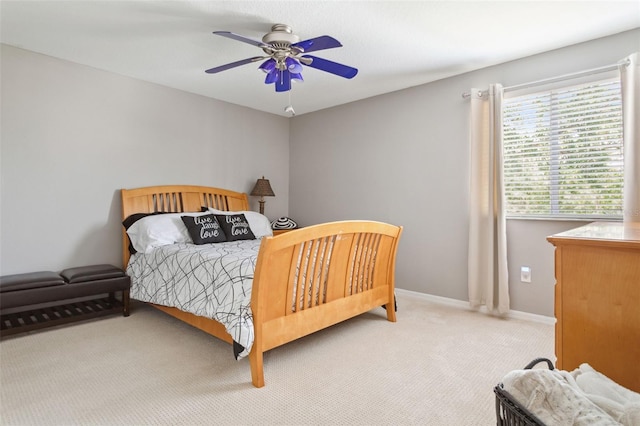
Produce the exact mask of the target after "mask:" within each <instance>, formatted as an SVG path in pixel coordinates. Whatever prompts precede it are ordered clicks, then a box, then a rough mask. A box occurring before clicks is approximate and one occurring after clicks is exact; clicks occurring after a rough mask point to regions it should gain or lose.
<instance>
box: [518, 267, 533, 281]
mask: <svg viewBox="0 0 640 426" xmlns="http://www.w3.org/2000/svg"><path fill="white" fill-rule="evenodd" d="M520 281H521V282H523V283H530V282H531V268H529V267H528V266H522V267H520Z"/></svg>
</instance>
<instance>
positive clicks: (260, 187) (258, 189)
mask: <svg viewBox="0 0 640 426" xmlns="http://www.w3.org/2000/svg"><path fill="white" fill-rule="evenodd" d="M251 195H258V196H261V197H275V195H276V194H274V193H273V189H271V184H270V183H269V179H265V178H264V176H262V178H261V179H258V181H257V182H256V186H254V187H253V190H252V191H251Z"/></svg>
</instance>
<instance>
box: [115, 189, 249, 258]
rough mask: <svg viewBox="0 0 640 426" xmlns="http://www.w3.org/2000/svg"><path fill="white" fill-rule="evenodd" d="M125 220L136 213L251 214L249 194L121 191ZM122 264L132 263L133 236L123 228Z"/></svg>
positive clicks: (158, 190) (224, 191)
mask: <svg viewBox="0 0 640 426" xmlns="http://www.w3.org/2000/svg"><path fill="white" fill-rule="evenodd" d="M120 196H121V199H122V220H124V219H126V218H127V217H129V216H131V215H132V214H134V213H154V212H171V213H181V212H199V211H201V208H202V207H213V208H214V209H218V210H225V211H239V210H249V199H248V197H247V194H246V193H243V192H235V191H229V190H227V189H220V188H212V187H209V186H194V185H164V186H147V187H144V188H134V189H121V190H120ZM122 261H123V263H122V264H123V267H124V268H126V267H127V264H128V263H129V236H128V235H127V232H126V230H125V229H124V227H122Z"/></svg>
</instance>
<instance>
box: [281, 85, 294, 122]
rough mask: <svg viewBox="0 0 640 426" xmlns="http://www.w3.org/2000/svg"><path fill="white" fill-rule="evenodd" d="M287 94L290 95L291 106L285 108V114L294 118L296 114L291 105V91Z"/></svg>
mask: <svg viewBox="0 0 640 426" xmlns="http://www.w3.org/2000/svg"><path fill="white" fill-rule="evenodd" d="M287 93H288V94H289V105H287V106H286V107H284V112H288V113H289V114H291V116H292V117H293V116H294V115H296V112H295V111H294V110H293V105H291V89H289V90H288V91H287Z"/></svg>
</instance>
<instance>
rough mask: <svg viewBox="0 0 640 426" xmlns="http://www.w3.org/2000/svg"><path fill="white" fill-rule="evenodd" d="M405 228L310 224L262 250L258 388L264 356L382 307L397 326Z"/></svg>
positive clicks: (255, 350)
mask: <svg viewBox="0 0 640 426" xmlns="http://www.w3.org/2000/svg"><path fill="white" fill-rule="evenodd" d="M401 233H402V227H398V226H393V225H389V224H386V223H381V222H371V221H343V222H332V223H326V224H321V225H315V226H310V227H307V228H303V229H300V230H296V231H291V232H288V233H286V234H282V235H280V236H277V237H272V238H264V239H263V240H262V245H261V246H260V252H259V254H258V261H257V265H256V272H255V276H254V281H253V287H252V296H251V309H252V312H253V321H254V329H255V340H254V343H253V347H252V349H251V353H250V354H249V360H250V363H251V377H252V382H253V384H254V386H256V387H262V386H264V373H263V354H264V352H266V351H268V350H269V349H273V348H275V347H277V346H280V345H282V344H284V343H287V342H290V341H292V340H295V339H298V338H300V337H302V336H306V335H308V334H311V333H313V332H316V331H318V330H322V329H324V328H326V327H329V326H331V325H333V324H337V323H339V322H341V321H344V320H346V319H349V318H352V317H354V316H356V315H359V314H362V313H364V312H367V311H369V310H371V309H373V308H376V307H380V306H382V305H388V306H389V309H387V319H388V320H389V321H393V322H395V320H396V315H395V310H394V309H393V308H391V307H393V305H394V273H395V259H396V252H397V247H398V241H399V238H400V235H401Z"/></svg>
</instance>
